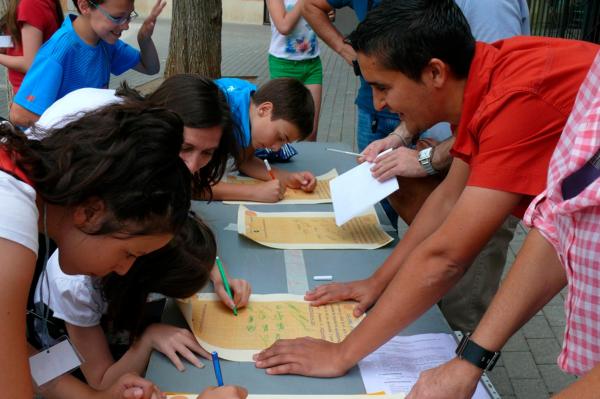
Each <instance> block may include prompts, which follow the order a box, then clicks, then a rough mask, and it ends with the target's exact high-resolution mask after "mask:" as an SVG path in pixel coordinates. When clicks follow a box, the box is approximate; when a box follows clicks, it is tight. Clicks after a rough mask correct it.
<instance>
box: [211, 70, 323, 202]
mask: <svg viewBox="0 0 600 399" xmlns="http://www.w3.org/2000/svg"><path fill="white" fill-rule="evenodd" d="M215 83H216V84H217V86H219V88H221V90H222V91H223V92H224V93H225V96H226V98H227V102H228V104H229V107H230V109H231V116H232V119H233V122H234V131H235V133H236V138H237V140H238V144H239V146H240V148H241V151H243V154H242V156H241V158H242V160H241V162H240V164H239V166H238V167H239V170H240V171H241V172H242V173H244V174H246V175H248V176H250V177H254V178H255V179H260V180H264V183H261V184H258V185H243V184H230V183H226V182H223V181H221V182H219V183H217V184H216V185H215V186H213V188H212V191H213V198H214V199H218V200H232V201H238V200H242V201H244V200H245V201H256V202H277V201H279V200H281V199H282V198H283V194H284V193H285V190H286V188H287V187H289V188H298V189H302V190H303V191H306V192H312V191H313V190H314V189H315V187H316V185H317V180H316V178H315V176H314V175H313V174H312V173H311V172H308V171H303V172H295V173H292V172H287V171H285V170H282V169H276V168H273V170H272V173H273V177H271V175H270V174H269V173H268V172H267V169H266V167H265V164H264V163H263V161H262V160H260V159H259V158H258V157H256V155H255V153H254V152H255V150H257V149H270V150H272V151H279V150H280V149H281V147H282V146H283V145H285V144H287V143H290V142H292V141H297V140H303V139H305V138H306V137H307V136H308V135H310V133H311V132H312V129H313V118H314V113H315V106H314V101H313V99H312V97H311V94H310V92H309V91H308V89H307V88H306V87H305V86H304V85H303V84H302V83H301V82H300V81H299V80H297V79H291V78H280V79H273V80H271V81H269V82H267V83H266V84H264V85H263V86H261V87H260V88H259V89H257V88H256V86H255V85H253V84H252V83H250V82H247V81H245V80H241V79H235V78H223V79H217V80H216V81H215Z"/></svg>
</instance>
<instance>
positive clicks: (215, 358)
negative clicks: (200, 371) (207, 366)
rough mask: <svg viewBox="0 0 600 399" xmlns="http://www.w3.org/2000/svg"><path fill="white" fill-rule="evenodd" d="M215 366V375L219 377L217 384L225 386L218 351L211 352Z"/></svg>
mask: <svg viewBox="0 0 600 399" xmlns="http://www.w3.org/2000/svg"><path fill="white" fill-rule="evenodd" d="M211 355H212V361H213V367H214V368H215V377H217V385H218V386H220V387H222V386H223V376H222V375H221V363H219V354H218V353H217V352H213V353H211Z"/></svg>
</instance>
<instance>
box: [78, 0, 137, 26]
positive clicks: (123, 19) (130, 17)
mask: <svg viewBox="0 0 600 399" xmlns="http://www.w3.org/2000/svg"><path fill="white" fill-rule="evenodd" d="M88 2H89V3H90V4H91V5H92V6H94V8H96V10H98V11H100V12H101V13H102V15H104V16H105V17H106V19H108V20H109V21H110V22H112V23H113V24H115V25H123V24H124V23H126V22H130V21H133V20H134V19H136V18H137V16H138V13H137V12H135V10H133V11H132V12H131V14H129V15H126V16H124V17H119V18H115V17H113V16H112V15H110V14H109V13H108V11H106V10H105V9H104V8H102V7H100V5H99V4H96V3H95V2H93V1H91V0H88Z"/></svg>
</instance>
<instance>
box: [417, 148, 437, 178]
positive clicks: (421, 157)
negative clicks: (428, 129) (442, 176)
mask: <svg viewBox="0 0 600 399" xmlns="http://www.w3.org/2000/svg"><path fill="white" fill-rule="evenodd" d="M434 151H435V147H427V148H425V149H423V150H421V151H419V152H418V154H417V160H418V161H419V164H421V167H422V168H423V169H424V170H425V172H426V173H427V174H428V175H429V176H433V175H436V174H438V173H439V171H437V170H435V168H434V167H433V153H434Z"/></svg>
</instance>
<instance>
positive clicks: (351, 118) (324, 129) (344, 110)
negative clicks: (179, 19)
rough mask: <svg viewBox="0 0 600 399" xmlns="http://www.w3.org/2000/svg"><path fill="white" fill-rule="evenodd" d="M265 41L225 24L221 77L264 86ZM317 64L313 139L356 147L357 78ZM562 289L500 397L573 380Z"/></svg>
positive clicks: (0, 79)
mask: <svg viewBox="0 0 600 399" xmlns="http://www.w3.org/2000/svg"><path fill="white" fill-rule="evenodd" d="M338 23H339V24H341V25H342V26H341V30H342V31H343V32H345V33H348V32H349V27H350V26H352V25H353V24H354V22H353V17H352V16H351V14H348V13H346V12H344V11H343V10H342V12H340V13H338ZM139 25H140V23H135V24H133V23H132V24H131V27H130V30H129V31H128V32H126V33H124V35H123V39H124V40H125V41H127V42H129V43H131V44H133V45H134V46H137V44H136V40H135V35H136V33H137V29H138V28H139ZM170 28H171V21H170V19H168V18H162V19H159V21H158V23H157V26H156V29H155V33H154V36H153V37H154V40H155V43H156V46H157V49H158V51H159V56H160V60H161V73H160V75H158V76H162V71H163V69H164V64H165V62H166V58H167V52H168V48H169V36H170ZM269 40H270V27H269V26H256V25H241V24H231V23H225V24H224V25H223V32H222V68H221V70H222V74H223V76H238V77H245V78H250V79H252V80H255V82H256V83H257V84H259V85H260V84H261V83H263V82H265V81H266V80H267V79H268V78H269V76H268V66H267V50H268V44H269ZM321 58H322V62H323V69H324V70H323V72H324V74H323V79H324V81H323V102H322V108H321V118H320V121H319V131H318V140H319V141H324V142H343V143H346V144H348V145H349V146H351V147H352V148H353V149H356V144H355V124H356V116H355V106H354V98H355V96H356V91H357V89H358V79H357V78H356V77H355V76H354V74H353V72H352V68H350V67H349V66H348V65H347V64H346V63H345V62H344V61H343V60H342V59H341V57H339V56H337V54H335V53H334V52H332V51H331V50H330V49H329V48H328V47H327V46H326V45H325V44H323V43H321ZM0 74H1V76H0V116H4V117H6V116H7V114H8V105H7V101H6V95H5V93H6V79H5V78H4V76H5V69H4V68H0ZM156 79H157V76H146V75H142V74H140V73H138V72H135V71H129V72H126V73H124V74H123V75H121V76H119V77H113V79H112V80H111V85H110V86H111V87H116V86H118V85H119V83H120V82H121V81H122V80H127V81H128V83H129V84H130V85H131V86H134V87H137V86H141V85H144V86H146V87H149V86H154V85H155V84H156V83H157V82H158V81H156V82H153V81H155V80H156ZM525 235H526V229H525V228H524V227H523V226H522V225H519V226H518V228H517V232H516V234H515V237H514V239H513V241H512V243H511V247H510V251H509V256H508V260H507V264H506V266H505V273H506V271H507V270H508V268H509V267H510V265H511V264H512V262H513V261H514V258H515V254H516V253H517V252H518V250H519V248H520V246H521V244H522V242H523V240H524V238H525ZM565 297H566V291H563V292H562V293H560V294H559V295H557V296H556V297H555V298H553V299H552V301H550V303H548V305H546V306H545V307H544V308H543V310H541V311H540V312H538V313H537V314H536V315H535V316H534V317H533V318H532V319H531V321H529V322H528V323H527V324H526V325H525V326H524V327H523V328H522V329H521V330H519V331H518V332H517V333H516V334H515V335H514V336H513V337H512V338H511V339H510V340H509V342H508V343H507V345H506V346H505V347H504V348H503V354H502V356H501V357H500V360H499V361H498V364H497V366H496V368H495V369H494V370H493V371H492V372H490V373H489V376H490V379H491V380H492V382H493V383H494V385H495V387H496V389H497V391H498V392H499V393H500V395H501V396H502V397H503V398H518V399H538V398H548V397H549V396H550V395H552V394H553V393H556V392H558V391H560V390H561V389H563V388H564V387H565V386H567V385H569V384H570V383H571V382H573V381H574V380H575V378H574V377H573V376H570V375H567V374H565V373H563V372H562V371H561V370H560V369H559V368H558V367H557V366H556V358H557V356H558V354H559V352H560V348H561V345H562V335H563V331H564V326H565V316H564V307H563V306H564V299H565Z"/></svg>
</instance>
